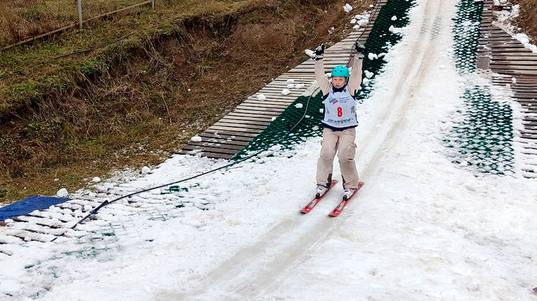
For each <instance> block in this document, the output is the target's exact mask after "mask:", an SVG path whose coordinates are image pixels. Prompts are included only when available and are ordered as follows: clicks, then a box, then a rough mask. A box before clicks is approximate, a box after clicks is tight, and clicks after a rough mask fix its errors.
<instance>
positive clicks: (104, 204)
mask: <svg viewBox="0 0 537 301" xmlns="http://www.w3.org/2000/svg"><path fill="white" fill-rule="evenodd" d="M378 1H379V0H376V1H375V10H374V11H373V15H374V14H375V13H376V12H377V10H378V7H376V6H377V4H378ZM364 33H365V30H364V31H363V32H362V33H361V34H360V36H359V37H358V39H357V40H359V39H361V38H362V36H363V35H364ZM317 90H319V88H316V89H315V90H313V91H312V92H311V94H310V96H309V97H308V100H307V101H306V108H305V109H304V113H303V114H302V117H301V118H300V119H299V120H298V121H297V122H296V124H295V125H294V126H292V127H291V128H290V129H289V131H288V134H290V133H292V132H293V130H295V129H296V127H297V126H298V125H299V124H300V123H301V122H302V120H304V118H305V116H306V115H307V112H308V107H309V104H310V101H311V98H312V97H313V95H314V94H315V91H317ZM283 138H286V137H280V139H279V140H278V141H277V142H276V143H279V141H281V140H283ZM265 151H267V150H266V149H263V150H260V151H257V152H255V153H253V154H251V155H248V156H247V157H245V158H242V159H240V160H237V161H233V162H231V163H229V164H226V165H223V166H220V167H217V168H214V169H211V170H208V171H205V172H202V173H199V174H197V175H194V176H190V177H187V178H184V179H181V180H177V181H173V182H169V183H166V184H162V185H158V186H154V187H150V188H146V189H142V190H139V191H135V192H132V193H129V194H126V195H124V196H120V197H118V198H115V199H113V200H111V201H108V200H105V201H104V202H102V203H101V204H99V206H97V207H95V208H93V209H92V210H91V211H90V212H89V213H88V214H86V215H85V216H84V217H83V218H82V219H80V220H79V221H77V222H76V223H75V224H74V225H72V226H71V227H69V230H72V229H74V228H76V226H78V225H79V224H81V223H83V222H84V221H86V220H87V219H88V218H90V217H91V216H92V215H95V214H97V213H98V212H99V210H100V209H101V208H103V207H105V206H107V205H110V204H113V203H116V202H118V201H121V200H123V199H126V198H130V197H133V196H135V195H137V194H141V193H144V192H148V191H151V190H155V189H159V188H163V187H166V186H171V185H174V184H179V183H182V182H186V181H190V180H193V179H196V178H199V177H202V176H205V175H208V174H211V173H214V172H217V171H219V170H222V169H226V168H229V167H232V166H234V165H237V164H239V163H242V162H244V161H247V160H250V159H252V158H254V157H256V156H259V155H260V154H261V153H263V152H265ZM64 235H65V232H64V233H63V234H62V235H59V236H56V237H54V238H53V239H52V240H51V242H54V241H55V240H56V239H58V238H59V237H61V236H64Z"/></svg>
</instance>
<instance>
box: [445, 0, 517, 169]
mask: <svg viewBox="0 0 537 301" xmlns="http://www.w3.org/2000/svg"><path fill="white" fill-rule="evenodd" d="M483 6H484V3H483V2H482V1H474V0H461V1H460V3H459V4H458V11H457V16H456V17H455V18H454V23H455V24H454V28H453V34H454V42H455V50H454V56H455V64H456V67H457V70H458V72H459V74H461V75H463V76H471V74H473V73H475V72H476V71H477V46H478V42H479V35H480V31H479V26H480V21H481V14H482V12H483ZM463 98H464V108H462V109H461V110H460V111H458V112H457V114H458V116H456V118H457V119H460V120H461V121H460V122H457V123H456V124H455V125H454V126H453V128H452V129H451V131H450V133H449V134H448V135H447V137H445V139H444V143H445V145H446V146H447V147H448V148H450V149H452V150H453V151H452V152H451V153H450V155H451V157H452V162H453V163H455V164H458V165H461V166H470V167H472V168H475V170H477V171H479V172H483V173H491V174H497V175H504V174H508V173H512V172H513V167H514V166H513V164H514V163H513V161H514V153H513V147H512V142H513V137H514V134H513V127H512V117H513V113H512V110H511V107H510V106H509V105H508V104H505V103H499V102H496V101H493V100H492V97H491V92H490V87H489V86H481V85H474V84H468V87H467V88H466V90H465V93H464V95H463Z"/></svg>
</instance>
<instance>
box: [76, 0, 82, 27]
mask: <svg viewBox="0 0 537 301" xmlns="http://www.w3.org/2000/svg"><path fill="white" fill-rule="evenodd" d="M76 4H77V5H76V8H77V11H78V21H79V22H80V29H82V0H76Z"/></svg>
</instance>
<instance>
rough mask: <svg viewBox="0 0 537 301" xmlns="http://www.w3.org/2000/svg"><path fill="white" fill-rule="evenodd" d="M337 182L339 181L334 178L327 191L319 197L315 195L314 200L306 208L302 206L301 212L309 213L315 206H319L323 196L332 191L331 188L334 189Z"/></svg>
mask: <svg viewBox="0 0 537 301" xmlns="http://www.w3.org/2000/svg"><path fill="white" fill-rule="evenodd" d="M336 184H337V181H336V180H332V183H331V184H330V187H328V190H327V191H325V193H323V195H321V196H319V197H315V198H314V199H313V200H311V201H310V202H309V203H308V204H307V205H306V206H305V207H304V208H302V210H300V212H301V213H302V214H306V213H309V212H310V211H311V210H313V208H315V206H317V204H319V202H320V201H321V200H322V198H323V197H324V196H325V195H326V194H327V193H328V192H329V191H330V189H332V187H334V186H336Z"/></svg>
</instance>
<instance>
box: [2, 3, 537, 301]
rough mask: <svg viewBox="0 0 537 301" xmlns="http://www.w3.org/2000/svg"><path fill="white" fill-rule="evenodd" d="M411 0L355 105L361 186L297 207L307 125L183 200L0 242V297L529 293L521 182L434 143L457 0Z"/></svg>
mask: <svg viewBox="0 0 537 301" xmlns="http://www.w3.org/2000/svg"><path fill="white" fill-rule="evenodd" d="M418 2H419V5H418V6H417V7H415V8H414V9H413V11H412V16H411V24H410V25H409V27H408V28H406V29H404V30H403V34H404V35H405V37H404V38H403V40H402V42H401V43H400V44H399V45H397V46H395V47H394V49H393V50H392V51H391V52H390V53H389V54H388V59H389V64H388V66H387V68H386V70H385V73H384V74H383V75H381V76H380V78H379V79H378V80H377V87H376V88H375V92H374V93H373V94H372V95H371V97H370V99H368V100H367V101H366V102H365V103H364V104H363V105H362V106H361V107H360V108H359V118H360V120H361V125H360V127H359V137H358V143H357V144H358V146H359V152H358V154H357V161H358V166H359V171H360V173H361V177H362V178H363V180H364V181H365V182H366V185H365V187H364V188H363V190H362V191H361V193H360V195H359V197H358V198H356V199H355V200H354V201H353V202H351V203H350V205H349V206H348V207H347V210H346V211H345V212H344V213H343V214H342V215H341V216H340V217H338V218H337V219H330V218H328V217H327V216H326V215H327V213H328V212H329V211H330V209H332V207H333V206H335V204H336V202H337V198H338V195H339V194H341V188H340V187H338V188H337V189H335V190H334V191H332V192H331V194H330V195H329V196H327V198H326V199H325V200H323V201H322V202H321V203H320V204H319V205H318V207H317V208H315V210H314V211H313V212H311V213H310V214H308V215H306V216H301V215H300V214H299V213H298V211H299V208H300V207H301V206H303V205H304V204H305V203H306V202H307V196H308V195H311V194H312V192H313V188H314V173H315V162H316V159H317V156H318V152H319V149H320V144H319V142H320V139H319V138H314V139H309V140H308V141H306V142H304V143H303V144H302V145H299V146H298V147H297V148H296V149H295V150H294V151H291V152H288V151H286V152H282V153H280V154H279V155H277V156H274V157H266V158H262V159H259V160H257V161H256V162H248V163H245V164H242V165H240V166H239V167H237V168H233V169H231V170H229V171H226V172H221V173H217V174H215V175H212V176H209V177H207V178H202V179H200V180H199V181H197V185H192V186H191V187H190V189H189V191H188V192H184V193H182V197H181V198H180V199H182V200H186V201H188V202H187V203H188V204H191V205H187V206H185V207H179V208H177V207H176V206H174V205H173V204H174V203H173V202H172V201H173V199H169V200H162V199H161V200H159V198H162V196H161V195H160V194H159V192H158V191H157V192H154V193H146V194H144V195H142V196H140V197H139V198H137V199H135V201H138V202H139V203H140V204H141V205H140V206H141V207H140V209H139V210H133V209H132V208H130V207H128V206H122V205H121V204H117V205H116V204H115V205H111V206H109V207H105V209H103V211H102V212H101V213H99V216H100V218H101V220H104V221H107V223H108V224H99V223H97V222H94V223H93V224H92V223H90V224H88V225H87V227H101V228H102V229H107V231H112V232H113V233H114V235H111V236H109V237H108V238H105V239H98V240H97V239H95V240H92V241H87V240H75V239H66V240H64V241H63V242H62V243H61V244H50V243H47V244H30V245H29V246H24V247H23V246H21V247H19V249H17V252H16V253H15V255H13V256H12V257H5V256H4V257H1V256H2V255H0V261H1V266H2V270H1V271H0V292H1V293H0V297H2V298H5V299H7V300H10V299H13V300H23V299H25V298H30V297H31V298H36V299H39V300H371V301H374V300H377V301H380V300H382V301H384V300H405V301H406V300H427V301H429V300H458V301H460V300H486V301H491V300H537V297H536V296H534V295H532V294H531V288H532V287H533V286H537V269H535V260H536V258H537V237H536V235H535V234H534V233H535V231H533V230H534V229H535V228H536V227H537V219H535V216H536V215H537V202H536V200H537V189H536V185H535V182H534V181H531V180H527V179H524V178H522V177H519V176H518V175H515V176H509V177H498V176H486V175H481V174H475V173H472V171H471V170H463V169H460V168H458V166H457V165H454V164H452V163H451V162H450V161H449V159H448V158H447V156H446V155H445V153H446V149H445V148H444V147H443V146H442V144H441V139H442V137H443V136H444V135H445V133H446V131H447V130H449V128H450V126H451V120H450V116H451V113H452V112H454V111H455V110H457V109H458V108H460V106H461V105H462V101H461V99H460V95H461V93H462V91H463V85H464V83H465V81H467V80H468V79H467V78H462V77H461V76H459V75H458V74H457V73H456V71H455V67H454V63H453V59H452V55H451V52H452V50H451V45H452V40H451V36H452V34H451V28H452V23H451V18H452V16H453V15H454V13H455V5H456V1H455V0H444V1H436V0H420V1H418ZM290 155H293V156H290ZM214 164H224V162H219V161H214V160H210V159H203V158H196V157H182V156H176V157H173V158H171V159H170V160H168V161H167V162H165V163H164V164H162V165H161V166H160V167H159V168H158V169H155V170H153V171H152V173H151V174H150V175H147V176H145V177H142V178H138V179H136V180H133V181H128V182H125V183H123V184H121V185H119V186H118V187H115V188H113V189H120V188H122V189H126V190H132V189H136V188H140V187H146V186H150V185H154V184H160V183H163V182H168V181H170V180H173V179H179V178H181V177H182V176H184V175H186V174H188V173H190V172H194V171H201V170H206V169H208V168H210V167H211V166H213V165H214ZM336 165H337V164H336ZM336 174H339V171H338V170H337V167H336ZM103 185H105V184H103ZM176 198H179V197H176ZM159 202H164V203H165V204H161V203H159ZM207 204H208V205H207ZM203 205H206V206H209V209H210V210H200V209H198V207H199V208H205V207H203ZM88 230H91V229H88ZM2 294H4V295H2ZM8 294H9V295H8Z"/></svg>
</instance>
